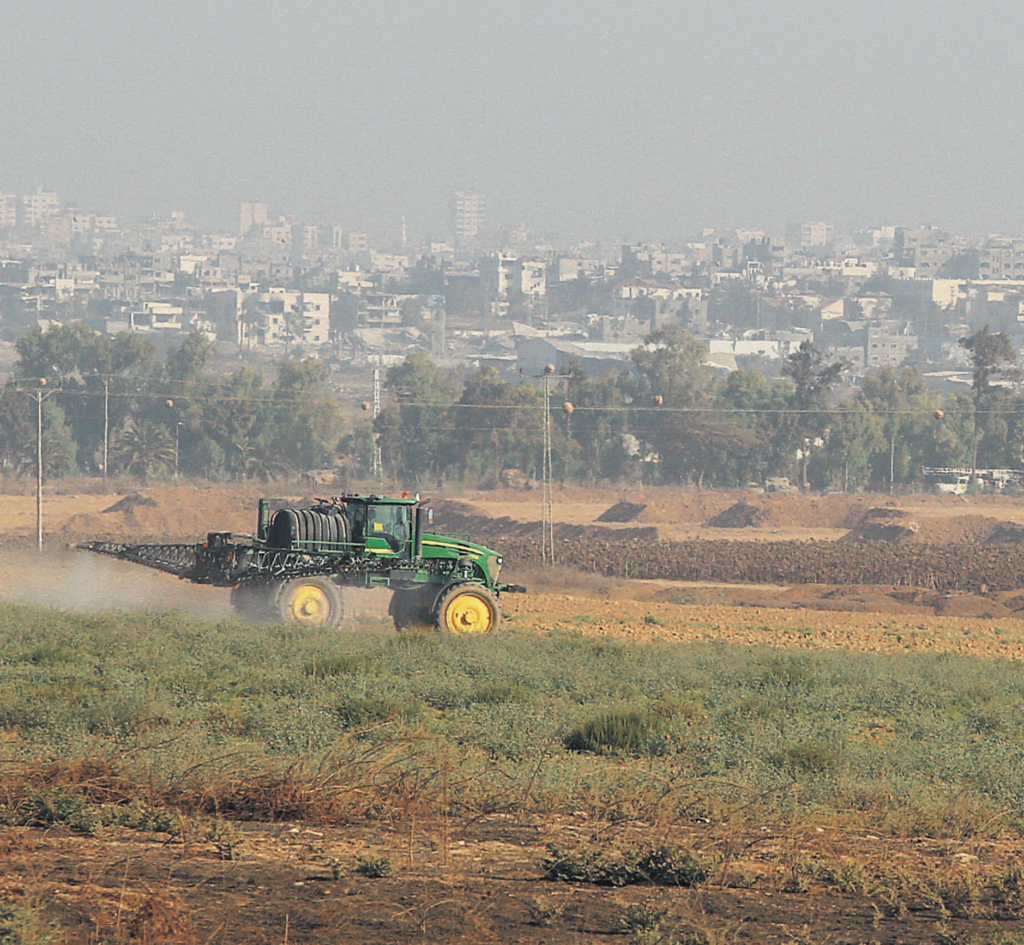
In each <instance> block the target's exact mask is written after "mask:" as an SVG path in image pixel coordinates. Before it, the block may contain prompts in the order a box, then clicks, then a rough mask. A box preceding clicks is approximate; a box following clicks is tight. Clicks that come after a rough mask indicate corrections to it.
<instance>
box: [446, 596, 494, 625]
mask: <svg viewBox="0 0 1024 945" xmlns="http://www.w3.org/2000/svg"><path fill="white" fill-rule="evenodd" d="M444 622H445V626H446V627H447V628H448V630H449V631H451V632H452V633H488V632H490V630H491V629H492V628H493V627H494V612H493V611H492V610H491V608H490V606H489V605H488V603H487V601H485V600H483V599H482V598H480V597H477V596H476V594H459V595H457V596H456V597H453V598H452V600H451V602H450V603H449V604H448V606H447V607H446V608H445V611H444Z"/></svg>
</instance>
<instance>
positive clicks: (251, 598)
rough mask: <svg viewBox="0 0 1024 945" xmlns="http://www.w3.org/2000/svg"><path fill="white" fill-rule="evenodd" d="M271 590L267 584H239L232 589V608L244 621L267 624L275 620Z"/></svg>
mask: <svg viewBox="0 0 1024 945" xmlns="http://www.w3.org/2000/svg"><path fill="white" fill-rule="evenodd" d="M271 590H272V589H271V587H270V586H269V585H267V584H237V585H236V586H235V587H233V588H231V606H232V607H233V608H234V610H235V613H236V614H238V616H239V617H241V618H242V619H243V620H247V621H249V622H250V623H266V622H267V621H269V620H272V619H273V613H272V611H271V609H270V598H271Z"/></svg>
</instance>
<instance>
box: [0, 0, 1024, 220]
mask: <svg viewBox="0 0 1024 945" xmlns="http://www.w3.org/2000/svg"><path fill="white" fill-rule="evenodd" d="M0 24H2V26H3V31H4V35H5V40H6V42H5V47H6V50H5V55H4V57H3V59H2V61H0V82H2V83H3V87H4V90H5V92H4V101H5V108H4V110H3V116H4V117H3V134H2V136H0V189H6V190H9V191H13V192H28V191H31V190H34V189H35V188H36V187H37V186H42V187H44V188H46V189H53V190H57V191H59V192H61V193H62V194H67V195H69V196H70V197H73V198H74V200H75V201H76V202H77V204H78V205H79V206H88V207H89V208H91V209H94V210H96V211H107V212H111V213H117V214H119V215H122V216H132V217H143V216H145V215H147V214H151V213H160V214H164V213H167V212H169V211H170V210H184V211H185V212H186V213H187V214H188V216H189V218H190V219H195V220H196V221H198V222H200V223H204V224H207V225H211V226H221V227H225V228H231V229H233V228H234V225H235V222H234V221H235V220H236V214H237V207H238V203H239V201H241V200H245V199H251V198H252V197H261V198H263V199H267V200H269V201H271V202H272V203H273V204H275V205H278V206H283V207H284V206H286V207H290V208H293V209H294V210H295V211H296V212H299V213H302V214H305V215H307V216H312V215H314V214H317V213H322V214H324V215H325V216H327V217H331V218H338V219H342V220H344V221H345V222H346V225H351V226H353V227H355V228H362V229H365V230H367V231H368V232H370V233H371V234H373V235H375V236H378V237H394V236H397V234H398V232H399V229H400V226H401V220H402V218H403V217H404V218H405V219H406V221H407V224H408V227H409V230H410V232H411V233H412V234H414V235H416V236H425V235H430V234H432V233H440V232H443V231H444V229H445V225H446V224H445V220H446V216H445V214H446V210H445V206H446V200H447V198H448V195H449V194H450V193H451V192H452V191H454V190H457V189H471V190H479V191H481V192H485V193H487V195H488V215H489V218H490V219H491V220H493V221H494V222H495V223H496V224H501V225H508V226H512V225H515V224H518V223H527V224H529V225H530V226H531V228H533V229H535V230H538V231H543V232H548V233H556V234H558V235H561V236H563V237H566V238H576V239H579V238H595V239H612V240H620V239H630V240H642V239H652V238H657V239H676V238H679V237H681V236H685V235H687V234H690V233H692V232H693V231H694V230H695V229H697V228H699V227H701V226H751V227H765V228H774V229H778V228H780V227H781V226H783V225H784V224H785V223H786V222H790V221H797V220H806V219H826V220H829V221H830V222H832V223H835V224H836V225H839V226H863V225H868V224H886V223H889V224H891V223H904V224H906V225H910V224H921V223H928V222H931V223H936V224H938V225H941V226H945V227H949V228H952V229H956V230H959V231H961V232H973V233H976V234H984V233H988V232H992V231H1000V232H1009V233H1020V232H1022V231H1024V208H1022V206H1021V194H1020V184H1019V175H1018V174H1017V161H1016V160H1015V158H1016V155H1017V153H1018V152H1019V144H1020V136H1021V133H1020V131H1019V129H1018V127H1017V126H1016V125H1015V124H1014V123H1013V121H1012V118H1011V116H1012V115H1014V114H1015V112H1017V111H1018V110H1019V107H1020V104H1021V97H1022V94H1024V93H1022V91H1021V89H1022V84H1021V82H1020V72H1021V65H1020V61H1019V55H1018V50H1017V48H1016V45H1017V44H1016V37H1017V36H1018V35H1019V27H1020V26H1022V25H1024V9H1022V8H1021V7H1019V6H1018V5H1015V4H1011V3H1009V2H1002V0H988V2H982V3H976V4H970V5H968V4H963V3H952V2H933V3H923V2H918V0H910V2H903V3H900V4H898V5H897V4H891V3H882V2H880V0H862V2H859V3H857V4H851V5H845V6H841V5H822V4H818V3H811V2H809V0H781V2H777V3H773V4H764V5H761V4H754V3H750V2H745V0H725V2H721V3H718V4H695V3H682V4H680V3H667V2H641V3H635V4H629V5H624V4H611V3H606V2H594V3H587V4H582V3H555V4H550V3H540V2H535V0H525V2H520V3H516V4H510V3H467V2H461V0H448V2H431V3H421V4H407V3H398V2H396V0H381V2H378V3H376V4H373V5H364V4H355V3H351V2H341V3H331V4H328V3H323V2H314V0H299V2H294V3H291V4H288V5H287V6H285V5H281V4H277V3H270V2H267V0H255V2H250V3H244V4H243V3H240V2H237V0H227V2H222V3H219V4H216V5H199V4H195V3H190V2H187V0H167V2H163V3H160V4H158V5H146V6H144V7H140V6H139V5H137V4H128V3H126V2H123V0H95V2H92V3H89V4H74V3H68V2H54V3H42V4H41V3H34V2H33V3H30V2H27V0H11V2H8V3H7V4H5V5H4V11H3V13H0Z"/></svg>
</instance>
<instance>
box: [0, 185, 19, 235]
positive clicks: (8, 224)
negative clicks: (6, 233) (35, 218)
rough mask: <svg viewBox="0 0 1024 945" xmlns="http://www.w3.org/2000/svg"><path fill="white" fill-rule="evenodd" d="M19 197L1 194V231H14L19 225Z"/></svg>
mask: <svg viewBox="0 0 1024 945" xmlns="http://www.w3.org/2000/svg"><path fill="white" fill-rule="evenodd" d="M18 202H19V201H18V195H17V194H0V230H13V229H14V228H15V227H16V226H17V225H18Z"/></svg>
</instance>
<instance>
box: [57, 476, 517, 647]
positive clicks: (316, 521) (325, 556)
mask: <svg viewBox="0 0 1024 945" xmlns="http://www.w3.org/2000/svg"><path fill="white" fill-rule="evenodd" d="M432 523H433V514H432V510H430V509H428V508H426V507H425V506H424V505H423V504H421V503H420V502H419V501H418V499H416V498H410V497H408V496H405V495H403V496H402V497H400V498H392V497H387V496H379V495H356V494H352V495H342V496H337V497H334V498H330V499H317V500H315V501H314V502H313V503H312V504H308V505H302V506H295V505H292V504H290V503H288V502H287V501H286V500H284V499H269V498H267V499H261V500H260V503H259V511H258V516H257V524H256V532H255V534H253V535H237V534H234V533H232V532H210V533H209V534H208V535H207V536H206V541H205V542H201V543H197V544H129V543H120V542H109V541H89V542H84V543H82V544H80V545H78V546H77V547H78V548H79V549H81V550H83V551H91V552H94V553H96V554H102V555H108V556H110V557H113V558H118V559H120V560H122V561H131V562H134V563H136V564H141V565H145V566H146V567H150V568H155V569H156V570H158V571H165V572H167V573H169V574H175V575H177V576H178V577H180V578H181V579H183V580H186V581H191V582H192V583H194V584H209V585H213V586H215V587H225V588H231V602H232V605H233V606H234V608H235V610H236V611H237V612H238V613H239V614H241V615H242V616H243V617H245V618H247V619H252V620H261V621H262V620H270V621H275V622H281V623H288V622H294V623H299V624H307V625H315V626H328V627H334V626H337V625H338V624H339V623H340V622H341V620H342V617H343V616H344V598H343V596H342V590H343V588H346V587H364V588H371V587H379V588H387V589H389V590H390V591H391V592H392V594H391V603H390V606H389V613H390V615H391V618H392V620H393V621H394V624H395V628H396V629H397V630H405V629H412V628H423V629H435V630H438V631H440V632H442V633H452V634H481V633H490V632H492V631H494V630H497V629H498V628H499V627H500V626H501V622H502V617H501V609H500V607H499V604H498V598H499V596H500V595H501V594H503V593H523V592H525V591H526V588H525V587H522V586H520V585H517V584H502V583H500V582H499V575H500V573H501V567H502V563H503V562H502V556H501V555H500V554H499V553H498V552H496V551H492V550H491V549H489V548H486V547H484V546H483V545H480V544H477V543H475V542H472V541H470V540H469V539H468V538H463V537H454V536H447V535H439V534H435V533H433V532H429V531H427V528H428V527H429V526H430V525H431V524H432Z"/></svg>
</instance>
